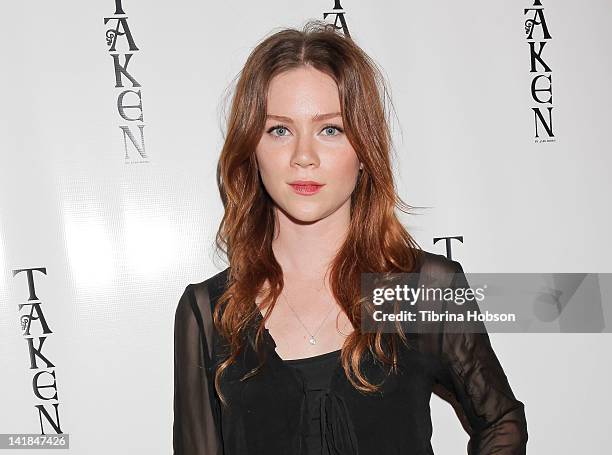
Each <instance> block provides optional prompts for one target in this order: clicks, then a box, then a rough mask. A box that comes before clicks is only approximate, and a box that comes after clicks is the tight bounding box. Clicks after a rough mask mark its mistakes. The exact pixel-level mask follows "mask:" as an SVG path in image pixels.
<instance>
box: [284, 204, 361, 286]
mask: <svg viewBox="0 0 612 455" xmlns="http://www.w3.org/2000/svg"><path fill="white" fill-rule="evenodd" d="M276 220H277V223H276V232H275V234H276V236H275V237H274V239H273V240H272V250H273V252H274V256H275V258H276V260H277V262H278V263H279V264H280V266H281V268H282V269H283V274H284V275H285V277H287V276H291V277H299V278H301V279H305V280H317V279H322V278H323V276H324V275H325V272H326V271H327V269H328V267H329V265H330V264H331V262H332V261H333V259H334V257H335V256H336V254H337V252H338V250H339V249H340V247H341V246H342V244H343V242H344V239H345V237H346V233H347V231H348V227H349V223H350V218H349V215H348V213H347V210H343V209H342V208H340V209H338V210H336V211H335V212H334V213H332V214H331V215H329V216H326V217H325V218H322V219H320V220H317V221H315V222H312V223H304V222H299V221H296V220H294V219H291V218H289V217H288V216H287V215H286V214H285V213H284V212H283V211H282V210H278V209H277V216H276Z"/></svg>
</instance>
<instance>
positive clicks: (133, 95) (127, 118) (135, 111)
mask: <svg viewBox="0 0 612 455" xmlns="http://www.w3.org/2000/svg"><path fill="white" fill-rule="evenodd" d="M104 24H108V25H110V26H111V28H109V29H107V30H106V44H107V46H108V51H109V53H110V55H111V57H112V59H113V68H114V74H115V88H117V89H120V90H118V91H117V114H118V118H117V121H118V123H119V125H118V126H119V129H120V131H121V134H122V136H123V148H124V150H123V151H124V153H125V162H126V163H129V164H133V163H148V162H149V159H148V157H147V154H146V151H145V140H144V127H145V124H144V123H143V122H144V116H143V110H142V92H141V90H140V87H142V85H141V84H140V83H139V82H138V81H137V80H136V78H135V77H134V75H133V74H132V73H131V72H130V71H129V70H128V65H129V63H130V60H131V59H132V56H133V55H134V53H135V52H137V51H139V50H140V49H139V48H138V47H137V46H136V43H135V41H134V35H133V34H132V32H131V31H130V27H129V24H128V17H127V16H126V14H125V11H124V10H123V5H122V2H121V0H115V14H114V15H113V16H111V17H105V18H104ZM118 43H119V46H121V47H122V48H124V49H125V52H123V53H121V52H118V51H117V45H118ZM126 85H127V86H128V87H129V88H126ZM136 88H137V89H138V90H133V89H136Z"/></svg>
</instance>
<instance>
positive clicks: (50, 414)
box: [0, 267, 69, 449]
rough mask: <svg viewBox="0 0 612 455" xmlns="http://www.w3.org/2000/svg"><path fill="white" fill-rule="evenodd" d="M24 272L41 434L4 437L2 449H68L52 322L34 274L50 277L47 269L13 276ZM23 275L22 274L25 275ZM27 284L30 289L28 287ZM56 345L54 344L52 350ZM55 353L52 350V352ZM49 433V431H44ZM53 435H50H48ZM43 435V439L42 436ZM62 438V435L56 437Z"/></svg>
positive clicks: (22, 308) (26, 328)
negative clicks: (54, 360) (63, 427)
mask: <svg viewBox="0 0 612 455" xmlns="http://www.w3.org/2000/svg"><path fill="white" fill-rule="evenodd" d="M22 272H25V276H26V280H22V282H23V291H24V292H23V294H24V295H28V299H27V301H25V302H24V303H19V304H18V305H17V308H18V314H19V324H20V327H21V330H22V334H23V338H24V340H25V342H26V345H27V354H26V355H27V361H28V363H29V365H30V368H29V369H30V372H31V377H30V378H28V379H27V382H28V384H31V387H32V395H33V397H32V398H33V400H34V402H35V403H36V404H34V408H35V409H36V410H37V411H38V412H37V417H38V425H39V426H40V434H33V433H27V434H25V433H23V434H2V435H0V449H8V448H22V449H24V448H25V449H27V448H33V449H36V448H61V449H68V448H69V446H68V436H69V435H68V434H67V433H64V431H63V430H62V427H61V424H60V413H59V407H60V401H59V397H58V393H57V378H56V376H55V369H56V366H55V363H53V361H52V360H53V356H52V355H51V353H50V352H49V351H50V349H49V347H50V345H49V342H48V338H49V335H52V334H53V330H51V326H50V323H49V320H48V319H47V318H46V317H45V311H44V305H43V302H42V301H41V300H40V298H39V297H38V296H37V295H36V287H35V281H34V273H33V272H40V273H43V274H45V275H46V274H47V269H46V268H45V267H37V268H29V269H17V270H13V276H16V275H19V274H21V273H22ZM22 276H23V275H22ZM26 282H27V287H26ZM52 346H53V343H52V342H51V347H52ZM51 351H52V349H51ZM45 430H46V432H45ZM48 433H51V435H50V436H46V435H47V434H48ZM41 435H43V436H41ZM57 435H61V436H57Z"/></svg>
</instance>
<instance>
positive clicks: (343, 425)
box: [304, 387, 359, 455]
mask: <svg viewBox="0 0 612 455" xmlns="http://www.w3.org/2000/svg"><path fill="white" fill-rule="evenodd" d="M308 392H314V393H317V394H318V395H319V398H318V401H319V404H318V407H319V410H318V413H319V416H320V425H321V455H356V454H358V453H359V452H358V448H357V437H356V435H355V430H354V428H353V426H352V423H351V419H350V415H349V412H348V408H347V406H346V403H345V402H344V399H343V398H342V397H341V396H339V395H337V394H335V393H334V392H333V391H331V390H330V388H329V387H324V388H309V389H305V390H304V400H305V401H306V402H307V401H308V398H307V394H308ZM308 414H309V413H307V414H306V415H308Z"/></svg>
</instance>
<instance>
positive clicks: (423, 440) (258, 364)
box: [173, 21, 527, 455]
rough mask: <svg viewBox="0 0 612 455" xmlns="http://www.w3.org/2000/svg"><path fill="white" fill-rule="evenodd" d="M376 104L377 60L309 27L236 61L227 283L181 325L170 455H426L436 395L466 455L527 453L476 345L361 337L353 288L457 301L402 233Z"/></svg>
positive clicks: (190, 300)
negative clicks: (378, 286) (432, 285)
mask: <svg viewBox="0 0 612 455" xmlns="http://www.w3.org/2000/svg"><path fill="white" fill-rule="evenodd" d="M385 93H386V92H385V88H384V81H383V79H382V77H381V76H380V72H379V71H378V70H377V68H376V65H375V64H374V63H373V62H372V60H371V59H369V58H368V56H367V55H366V54H365V53H364V52H363V51H362V50H361V49H360V48H359V47H358V46H357V45H356V44H355V43H354V42H353V41H352V40H351V39H350V38H347V37H345V36H343V35H341V34H339V33H337V32H335V30H334V29H333V27H331V26H329V25H325V23H321V22H318V21H313V22H310V23H308V24H307V25H306V27H304V30H303V31H299V30H294V29H287V30H283V31H280V32H278V33H275V34H273V35H272V36H269V37H268V38H267V39H265V40H264V41H263V42H261V43H260V44H259V45H258V46H257V47H256V48H255V49H254V50H253V52H252V53H251V55H250V57H249V58H248V60H247V62H246V64H245V67H244V69H243V70H242V72H241V75H240V79H239V81H238V85H237V88H236V93H235V96H234V98H233V103H232V106H231V112H230V116H229V123H228V132H227V136H226V140H225V144H224V147H223V150H222V153H221V157H220V163H219V174H220V188H221V193H222V197H223V200H224V204H225V214H224V217H223V220H222V222H221V226H220V228H219V232H218V236H217V244H218V246H219V248H222V249H224V250H225V251H226V253H227V256H228V259H229V267H228V268H227V269H225V270H224V271H222V272H220V273H218V274H216V275H215V276H213V277H211V278H209V279H207V280H205V281H203V282H202V283H198V284H190V285H188V286H187V288H186V289H185V292H184V293H183V295H182V297H181V299H180V301H179V304H178V307H177V311H176V319H175V396H174V439H173V441H174V453H175V454H180V455H195V454H206V455H209V454H220V453H224V454H226V455H234V454H266V455H274V454H279V455H280V454H283V455H287V454H315V453H316V454H360V455H369V454H377V455H378V454H391V453H402V454H431V453H433V452H432V448H431V444H430V438H431V434H432V427H431V419H430V414H429V400H430V397H431V393H432V392H435V393H436V394H438V395H439V396H441V397H442V398H444V399H446V400H447V401H449V402H450V403H451V404H452V405H453V407H454V409H455V411H456V412H457V415H458V417H459V419H460V421H461V423H462V425H463V426H464V428H465V430H466V431H467V432H468V433H469V435H470V442H469V445H468V453H470V454H479V455H484V454H489V453H496V454H507V455H508V454H522V453H525V446H526V441H527V429H526V421H525V415H524V406H523V403H521V402H520V401H518V400H517V399H516V398H515V397H514V395H513V393H512V390H511V388H510V386H509V384H508V382H507V379H506V376H505V374H504V371H503V370H502V367H501V365H500V364H499V362H498V360H497V358H496V356H495V354H494V352H493V349H492V347H491V345H490V343H489V338H488V336H487V334H486V332H485V333H459V334H446V333H444V334H428V333H423V334H418V335H410V334H405V333H402V331H401V330H400V331H398V332H397V333H381V332H376V333H364V332H362V331H361V330H360V328H361V317H362V316H361V306H360V282H361V273H362V272H380V273H382V272H421V275H422V276H427V277H429V278H428V279H432V277H433V279H434V280H436V279H437V278H439V277H440V276H442V275H443V274H445V273H456V279H455V280H453V281H452V283H449V284H450V285H451V286H452V287H454V288H459V287H468V283H467V281H466V280H465V276H464V274H463V271H462V268H461V266H460V265H459V263H457V262H455V261H451V260H448V259H446V258H445V257H443V256H440V255H434V254H431V253H428V252H425V251H423V250H421V249H420V248H419V247H418V246H417V245H416V242H414V240H413V239H412V238H411V236H410V235H409V234H408V233H407V232H406V230H405V229H404V227H403V226H402V225H401V223H400V222H399V220H398V218H397V217H396V214H395V211H394V208H395V206H396V205H398V206H399V207H400V208H403V207H407V206H406V205H405V204H403V202H402V200H401V199H400V198H399V197H398V196H397V195H396V193H395V190H394V185H393V178H392V170H391V162H390V156H389V155H390V144H391V139H390V132H389V126H388V119H387V117H386V111H385V104H384V94H385ZM423 272H425V273H423Z"/></svg>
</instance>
